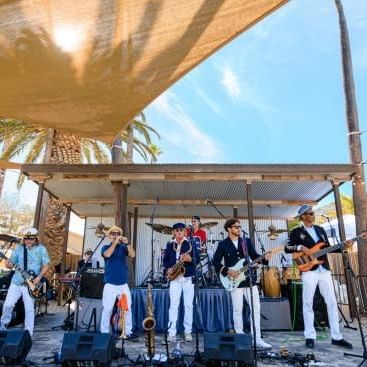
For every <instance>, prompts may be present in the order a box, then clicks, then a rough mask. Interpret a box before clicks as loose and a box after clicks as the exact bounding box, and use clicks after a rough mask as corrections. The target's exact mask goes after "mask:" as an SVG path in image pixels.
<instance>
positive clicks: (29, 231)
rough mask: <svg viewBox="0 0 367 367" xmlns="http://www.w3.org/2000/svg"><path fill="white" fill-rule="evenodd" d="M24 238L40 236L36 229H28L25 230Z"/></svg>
mask: <svg viewBox="0 0 367 367" xmlns="http://www.w3.org/2000/svg"><path fill="white" fill-rule="evenodd" d="M22 235H23V237H27V236H38V231H37V229H36V228H33V227H31V228H26V229H24V230H23V232H22Z"/></svg>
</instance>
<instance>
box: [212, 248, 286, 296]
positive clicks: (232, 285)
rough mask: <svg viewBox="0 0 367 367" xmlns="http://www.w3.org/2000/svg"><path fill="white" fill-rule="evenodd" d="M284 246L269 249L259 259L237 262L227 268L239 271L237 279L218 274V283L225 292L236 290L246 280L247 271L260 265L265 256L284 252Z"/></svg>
mask: <svg viewBox="0 0 367 367" xmlns="http://www.w3.org/2000/svg"><path fill="white" fill-rule="evenodd" d="M284 246H285V245H280V246H277V247H274V248H273V249H271V250H270V251H267V252H265V253H264V254H263V255H261V256H260V257H258V258H257V259H255V260H253V261H251V262H248V263H246V259H240V260H238V262H237V263H236V264H235V265H234V266H232V267H230V268H229V270H239V271H240V274H239V276H238V277H237V278H232V277H230V276H228V275H227V276H224V275H223V274H221V273H219V279H220V282H221V283H222V286H223V288H224V289H225V290H227V291H233V290H234V289H236V288H238V286H239V285H240V283H242V282H243V281H244V280H246V279H247V277H248V276H249V275H248V274H247V272H248V270H249V269H251V268H252V267H254V265H256V264H258V263H260V262H261V261H262V260H264V259H265V256H266V255H267V254H270V253H272V254H273V253H274V254H276V253H278V252H281V251H283V250H284Z"/></svg>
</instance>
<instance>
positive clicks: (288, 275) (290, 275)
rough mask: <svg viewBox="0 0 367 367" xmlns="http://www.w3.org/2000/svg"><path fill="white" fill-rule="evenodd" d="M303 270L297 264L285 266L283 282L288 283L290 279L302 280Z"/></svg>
mask: <svg viewBox="0 0 367 367" xmlns="http://www.w3.org/2000/svg"><path fill="white" fill-rule="evenodd" d="M300 279H301V272H300V271H299V269H298V268H297V267H295V266H291V267H287V268H283V273H282V284H284V285H287V284H288V281H289V280H300Z"/></svg>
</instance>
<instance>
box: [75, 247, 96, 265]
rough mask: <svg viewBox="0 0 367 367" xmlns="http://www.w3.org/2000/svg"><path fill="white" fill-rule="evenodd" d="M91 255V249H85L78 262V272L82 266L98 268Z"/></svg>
mask: <svg viewBox="0 0 367 367" xmlns="http://www.w3.org/2000/svg"><path fill="white" fill-rule="evenodd" d="M92 254H93V251H92V249H91V248H87V249H86V250H85V251H84V257H83V259H82V260H79V261H78V270H80V269H81V268H82V267H83V266H84V264H85V266H84V267H85V268H99V261H98V260H95V259H92Z"/></svg>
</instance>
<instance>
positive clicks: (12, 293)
mask: <svg viewBox="0 0 367 367" xmlns="http://www.w3.org/2000/svg"><path fill="white" fill-rule="evenodd" d="M21 296H23V303H24V311H25V319H24V329H25V330H28V331H29V334H31V336H32V335H33V328H34V299H33V298H32V297H31V296H30V295H29V293H28V287H26V286H23V285H16V284H13V283H11V284H10V287H9V290H8V294H7V295H6V299H5V302H4V306H3V315H2V316H1V325H8V324H9V322H10V321H11V315H12V312H13V308H14V306H15V304H16V303H17V301H18V299H19V298H20V297H21Z"/></svg>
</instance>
